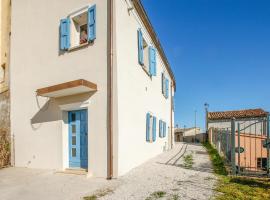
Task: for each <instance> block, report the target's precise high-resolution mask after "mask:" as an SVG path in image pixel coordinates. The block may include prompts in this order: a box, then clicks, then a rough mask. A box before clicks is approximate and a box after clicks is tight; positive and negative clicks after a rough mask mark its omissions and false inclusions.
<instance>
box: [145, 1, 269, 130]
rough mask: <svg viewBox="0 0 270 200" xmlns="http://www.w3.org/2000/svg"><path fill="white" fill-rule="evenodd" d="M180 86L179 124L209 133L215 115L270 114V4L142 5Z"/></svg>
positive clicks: (153, 3) (240, 2)
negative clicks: (209, 117) (207, 122)
mask: <svg viewBox="0 0 270 200" xmlns="http://www.w3.org/2000/svg"><path fill="white" fill-rule="evenodd" d="M142 2H143V4H144V6H145V9H146V11H147V13H148V16H149V18H150V20H151V23H152V25H153V26H154V28H155V31H156V32H157V35H158V36H159V39H160V41H161V43H162V46H163V48H164V50H165V52H166V55H167V57H168V60H169V62H170V64H171V67H172V69H173V71H174V74H175V76H176V81H177V91H176V92H177V93H176V95H175V99H176V113H175V120H176V123H177V124H180V126H183V125H186V126H188V127H189V126H194V111H195V110H197V123H198V124H199V126H201V127H202V128H204V106H203V105H204V103H205V102H208V103H209V104H210V107H209V109H210V111H222V110H234V109H246V108H257V107H261V108H263V109H265V110H267V111H270V1H268V0H166V1H165V0H142Z"/></svg>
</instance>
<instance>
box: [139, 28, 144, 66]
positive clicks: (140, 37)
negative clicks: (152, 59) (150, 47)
mask: <svg viewBox="0 0 270 200" xmlns="http://www.w3.org/2000/svg"><path fill="white" fill-rule="evenodd" d="M138 60H139V64H140V65H143V64H144V63H143V35H142V29H140V28H139V29H138Z"/></svg>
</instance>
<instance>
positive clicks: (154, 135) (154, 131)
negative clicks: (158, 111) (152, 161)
mask: <svg viewBox="0 0 270 200" xmlns="http://www.w3.org/2000/svg"><path fill="white" fill-rule="evenodd" d="M156 121H157V118H156V117H153V127H152V128H153V134H152V135H153V138H152V139H153V142H155V141H156V137H157V136H156V135H157V133H156V127H157V123H156Z"/></svg>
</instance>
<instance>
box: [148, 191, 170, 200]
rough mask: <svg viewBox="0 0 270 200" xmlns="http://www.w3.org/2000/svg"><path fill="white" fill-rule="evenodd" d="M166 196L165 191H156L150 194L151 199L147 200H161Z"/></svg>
mask: <svg viewBox="0 0 270 200" xmlns="http://www.w3.org/2000/svg"><path fill="white" fill-rule="evenodd" d="M165 195H166V192H164V191H156V192H153V193H152V194H150V196H149V197H147V198H146V199H145V200H152V199H160V198H162V197H164V196H165Z"/></svg>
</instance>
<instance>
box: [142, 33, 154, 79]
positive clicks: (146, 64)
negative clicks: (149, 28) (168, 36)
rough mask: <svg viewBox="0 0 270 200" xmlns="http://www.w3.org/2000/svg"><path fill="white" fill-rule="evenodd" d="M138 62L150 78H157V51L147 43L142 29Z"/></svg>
mask: <svg viewBox="0 0 270 200" xmlns="http://www.w3.org/2000/svg"><path fill="white" fill-rule="evenodd" d="M138 61H139V64H140V65H141V66H142V68H143V69H144V70H145V72H146V73H147V74H148V75H149V76H151V77H152V76H156V65H157V64H156V63H157V59H156V49H155V48H154V47H152V46H150V45H149V44H148V43H147V41H146V39H145V37H144V36H143V33H142V29H138Z"/></svg>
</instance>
